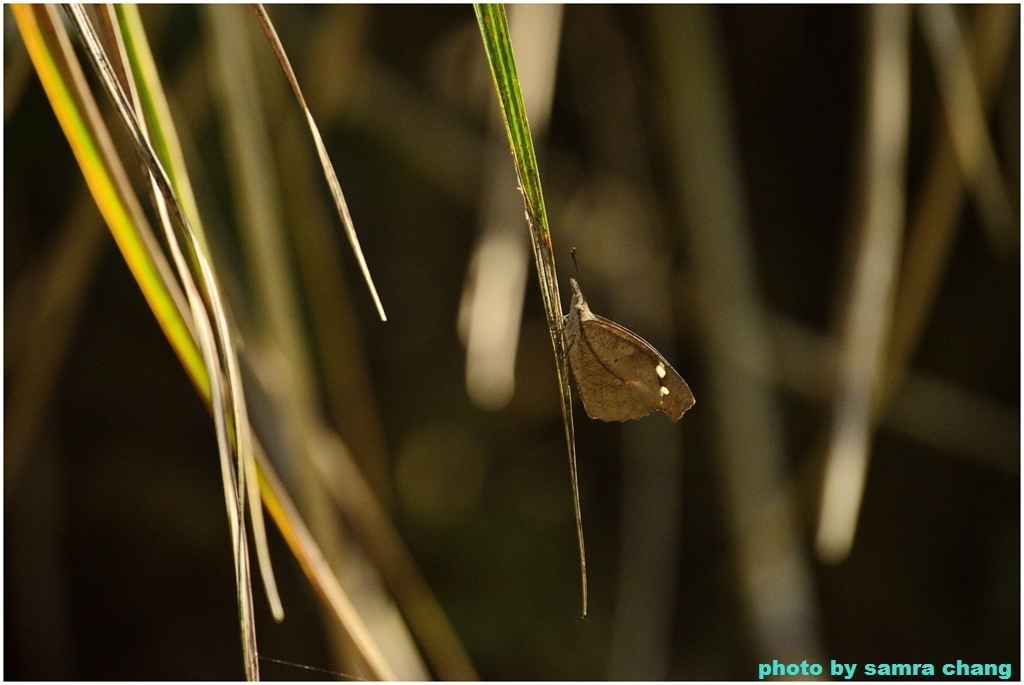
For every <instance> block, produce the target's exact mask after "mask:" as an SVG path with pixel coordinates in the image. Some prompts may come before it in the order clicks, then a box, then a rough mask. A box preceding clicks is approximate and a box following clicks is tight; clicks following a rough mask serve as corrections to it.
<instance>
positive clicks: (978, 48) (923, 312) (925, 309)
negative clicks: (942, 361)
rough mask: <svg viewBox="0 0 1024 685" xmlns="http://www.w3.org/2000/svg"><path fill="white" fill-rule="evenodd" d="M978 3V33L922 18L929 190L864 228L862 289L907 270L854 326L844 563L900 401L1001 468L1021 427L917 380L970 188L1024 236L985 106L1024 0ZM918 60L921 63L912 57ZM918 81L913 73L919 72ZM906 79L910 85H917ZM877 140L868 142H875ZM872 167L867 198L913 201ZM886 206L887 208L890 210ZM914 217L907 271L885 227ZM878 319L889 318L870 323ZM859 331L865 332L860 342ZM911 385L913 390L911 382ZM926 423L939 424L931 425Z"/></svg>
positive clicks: (842, 511) (993, 236) (827, 527)
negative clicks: (930, 122) (930, 106)
mask: <svg viewBox="0 0 1024 685" xmlns="http://www.w3.org/2000/svg"><path fill="white" fill-rule="evenodd" d="M974 9H975V11H976V18H975V19H976V20H975V22H974V25H973V31H972V34H971V36H970V37H969V39H967V40H965V39H964V38H963V37H962V36H961V30H960V28H959V26H958V25H957V23H956V19H955V16H954V14H953V8H951V7H947V6H942V7H940V6H934V7H921V8H917V11H919V12H921V13H922V14H923V17H922V18H923V21H922V24H921V25H922V28H923V30H924V32H925V38H926V40H927V42H928V45H929V47H930V48H931V56H932V62H933V67H934V69H935V70H936V72H937V74H938V79H937V80H938V83H939V86H940V94H941V95H942V97H943V103H944V108H945V114H946V116H945V124H946V125H945V126H940V127H939V128H938V130H937V131H936V136H935V141H934V143H933V146H932V151H931V156H930V159H929V161H928V165H927V167H926V171H925V175H924V181H923V182H922V184H921V188H922V190H921V191H920V193H919V194H918V196H917V198H916V201H915V203H914V205H913V206H912V207H911V209H910V210H909V212H907V215H908V216H907V218H906V220H905V219H904V216H903V215H904V210H903V209H902V208H900V207H895V206H894V207H890V208H889V209H888V210H887V211H888V212H889V213H891V214H893V216H891V217H890V219H889V223H890V224H891V225H890V226H889V227H888V228H887V229H886V228H884V226H883V224H884V223H885V221H884V220H881V219H876V220H875V223H874V224H872V227H869V226H868V225H867V224H866V225H865V227H864V230H865V231H867V233H866V234H865V240H864V243H863V244H862V250H863V251H864V253H863V255H862V258H861V267H860V269H861V271H860V273H859V274H857V276H856V278H857V281H856V283H859V284H861V286H862V287H861V292H862V295H861V297H863V298H870V297H871V296H869V295H867V293H868V292H871V290H872V289H873V288H876V287H879V286H881V285H882V283H879V281H878V279H879V278H881V279H882V281H885V280H887V277H885V276H884V274H885V271H886V269H892V270H898V273H896V274H895V275H894V278H895V279H896V280H897V281H898V284H894V283H892V282H890V283H889V284H888V288H887V290H888V291H889V292H886V293H885V294H884V295H882V294H881V293H876V295H875V296H874V298H873V301H872V302H867V301H862V302H861V305H862V309H861V314H860V317H859V319H857V320H855V317H854V315H853V313H852V312H853V305H852V304H851V309H850V312H851V313H850V317H851V318H850V319H849V320H848V322H847V329H846V335H847V336H848V338H847V339H846V343H845V344H846V348H845V349H846V352H845V353H844V354H845V355H846V357H845V358H846V362H845V365H844V371H842V372H840V373H841V376H840V378H845V379H846V381H845V382H842V381H841V388H845V389H840V390H839V392H840V395H839V397H841V398H843V399H840V400H838V401H837V402H838V403H837V405H836V411H837V415H836V423H835V427H834V433H833V436H832V447H831V450H830V453H829V455H830V456H829V459H828V461H827V465H826V473H825V481H824V486H823V492H822V506H821V514H820V516H821V518H820V521H819V528H818V536H817V546H818V554H819V556H821V558H822V559H823V560H826V561H832V562H836V561H840V560H842V559H844V558H845V557H846V556H847V555H848V554H849V551H850V548H851V546H852V544H853V539H854V535H855V531H856V525H857V517H858V514H859V510H860V501H861V499H862V497H863V488H864V482H865V479H866V475H867V468H868V461H869V455H870V444H871V439H872V437H873V434H874V429H875V427H876V426H877V425H878V423H879V422H880V421H881V420H882V419H883V418H884V417H885V416H887V415H888V414H889V413H890V408H891V409H892V420H893V421H895V422H896V423H897V425H901V426H903V428H904V430H909V431H911V432H912V433H913V434H915V435H918V436H921V437H925V436H928V437H929V438H930V441H934V440H935V439H936V436H937V435H942V436H945V437H946V438H947V439H948V440H949V441H950V443H949V444H958V445H962V446H964V447H965V452H966V453H967V454H970V455H973V456H974V457H975V458H978V459H981V460H983V461H986V462H989V463H992V464H994V465H996V466H999V467H1001V468H1005V467H1006V464H1005V456H1004V455H1005V444H1006V436H1007V432H1008V430H1010V427H1009V424H1008V420H1007V419H1006V418H1005V416H1004V414H1005V412H1004V411H1002V408H1001V407H998V406H996V405H994V404H993V403H991V402H987V401H985V400H984V399H983V398H978V397H974V396H973V395H972V394H971V393H965V392H964V391H963V390H960V389H956V388H954V387H952V386H949V384H948V383H938V384H936V382H929V383H925V379H919V378H917V377H914V376H912V377H910V378H908V370H907V369H908V365H909V363H910V359H911V357H912V355H913V352H914V351H915V350H916V348H917V344H918V341H919V340H920V337H921V335H922V333H923V330H924V325H925V323H926V322H927V321H928V320H929V319H930V314H931V311H932V309H933V306H934V302H935V299H936V297H937V294H938V289H939V286H940V284H941V282H942V276H943V275H944V274H945V273H946V268H947V265H948V262H949V257H950V254H951V251H952V248H953V243H954V240H955V237H956V232H957V230H958V228H959V226H960V224H961V222H960V221H959V220H958V219H959V217H960V214H961V212H962V210H963V207H964V204H965V200H966V191H968V190H970V191H971V193H972V194H973V195H974V196H975V198H976V200H977V205H978V207H979V214H980V218H981V221H982V226H983V227H984V229H985V230H986V232H987V235H988V237H989V239H990V242H991V244H992V247H993V251H994V252H995V253H996V254H997V255H998V256H1006V255H1008V254H1010V249H1009V246H1010V245H1011V244H1013V243H1017V244H1019V239H1020V238H1019V233H1014V232H1013V230H1012V226H1013V224H1014V221H1015V219H1014V218H1013V217H1012V210H1010V208H1009V203H1008V201H1007V200H1006V196H1005V187H1006V184H1005V181H1004V180H1003V179H1002V178H1001V174H1000V172H999V169H998V164H997V162H996V161H995V157H994V154H995V153H994V152H993V151H992V148H991V142H990V138H989V135H988V131H987V125H986V124H985V118H986V117H985V115H984V113H985V112H988V111H989V110H990V109H991V107H992V106H993V105H994V104H995V96H996V94H997V88H998V86H999V84H1000V83H1001V82H1002V80H1003V75H1004V73H1005V71H1006V69H1007V67H1008V58H1009V56H1010V54H1011V49H1012V46H1013V41H1014V38H1015V36H1016V35H1017V22H1015V21H1014V20H1013V17H1014V15H1015V13H1016V12H1017V8H1016V7H1014V6H1010V5H984V6H981V5H979V6H977V7H976V8H974ZM965 46H969V49H968V47H965ZM903 49H905V50H909V48H903ZM906 59H909V57H907V58H906ZM906 68H907V70H909V66H908V67H906ZM906 78H907V81H909V75H908V76H907V77H906ZM904 88H905V89H906V90H907V91H909V83H908V84H907V85H905V86H904ZM881 97H885V95H884V94H883V95H881ZM890 97H891V95H890ZM897 97H905V98H908V97H909V95H901V94H899V93H897ZM904 116H908V115H906V114H904ZM870 140H871V139H870V138H869V142H868V145H871V144H872V143H871V142H870ZM874 140H875V143H874V145H877V146H879V147H880V148H884V146H886V145H891V143H890V142H889V141H884V140H879V139H877V138H875V139H874ZM904 147H905V143H904ZM887 149H889V150H891V149H892V148H891V147H890V148H887ZM876 154H888V153H886V152H880V153H876ZM872 173H874V174H881V173H882V171H881V170H880V169H875V170H874V171H873V172H872V171H870V170H868V169H865V174H866V175H865V179H864V181H863V182H864V183H865V184H868V187H869V188H873V189H874V190H873V191H871V190H869V192H868V194H867V197H866V201H867V202H868V203H869V205H870V204H871V203H876V204H879V203H884V202H893V201H898V202H900V203H901V204H903V203H905V200H903V199H900V200H885V199H883V197H882V196H883V195H884V194H885V193H887V192H888V190H886V188H890V189H892V188H902V187H903V186H904V181H903V179H902V178H885V177H884V176H872V175H871V174H872ZM887 184H889V185H887ZM878 211H879V212H883V210H882V209H880V208H879V209H878ZM868 214H869V213H868V212H867V211H866V215H868ZM896 214H898V216H895V215H896ZM905 221H906V223H907V229H906V231H907V239H906V249H905V253H904V257H903V260H902V268H901V269H900V268H899V267H900V261H899V259H898V258H897V257H896V256H895V255H892V254H890V255H889V256H888V257H887V256H886V255H885V254H884V251H885V250H886V249H888V250H890V251H894V252H899V247H898V243H897V244H890V245H889V247H888V248H885V247H883V245H884V244H885V243H886V242H889V243H892V241H893V240H898V239H897V238H893V237H890V238H886V237H885V235H883V232H885V233H888V234H890V235H891V236H900V235H902V233H903V231H904V223H905ZM872 231H874V232H877V233H878V235H875V236H874V239H873V242H874V246H873V247H872V245H871V244H870V242H872V241H871V240H870V239H869V238H867V235H868V234H870V233H871V232H872ZM869 252H874V253H875V254H880V255H881V256H880V257H879V258H878V259H880V260H882V261H890V260H891V263H890V264H889V265H888V266H887V267H883V268H882V274H881V275H880V274H879V272H877V271H872V270H871V269H870V268H869V266H868V264H869V256H868V254H869ZM868 286H870V287H868ZM854 297H857V296H856V295H855V296H854ZM870 307H874V309H870ZM878 316H881V317H883V318H884V319H886V321H884V322H882V321H880V320H876V321H874V323H872V322H871V321H869V319H871V318H874V317H878ZM876 325H877V326H881V329H876V330H875V331H874V333H871V332H870V328H871V327H873V326H876ZM857 336H859V337H860V339H859V341H858V340H855V338H857ZM858 345H860V346H861V347H860V348H859V349H861V350H865V349H873V353H871V354H865V355H864V356H862V358H860V359H859V360H855V359H854V355H855V354H857V353H856V352H855V350H857V349H858ZM864 346H867V347H864ZM869 357H871V358H869ZM905 382H906V387H905V388H903V386H904V383H905ZM862 383H864V387H861V388H860V390H859V391H858V390H857V389H856V386H859V385H861V384H862ZM901 388H902V390H903V391H902V392H901ZM925 388H928V389H930V390H929V392H925ZM932 391H933V392H934V393H935V394H932ZM851 393H853V394H851ZM862 393H868V394H867V395H866V396H865V395H863V394H862ZM854 394H855V395H857V398H858V399H855V398H854ZM908 394H909V395H913V396H915V397H918V398H919V402H918V403H911V402H909V401H908V399H907V398H908V396H909V395H908ZM936 397H942V398H944V399H945V401H946V402H949V403H951V404H950V406H948V407H947V410H946V413H948V414H950V415H953V416H958V417H960V418H961V419H964V417H966V416H971V417H973V420H972V422H971V423H966V424H965V423H964V421H963V420H961V421H953V422H950V421H948V420H942V419H941V418H940V417H939V416H937V415H935V413H934V412H928V411H926V410H922V409H921V408H923V407H931V406H934V405H935V403H936V400H935V398H936ZM854 406H859V407H860V409H859V410H857V411H856V412H854V413H855V414H856V417H855V416H854V414H851V412H852V411H853V409H852V408H853V407H854ZM954 407H960V410H959V411H956V410H954V409H953V408H954ZM929 417H933V418H931V419H930V418H929ZM977 422H980V423H977ZM922 423H924V425H928V424H931V425H932V426H933V427H932V428H931V429H922ZM959 425H975V426H977V425H986V426H989V427H990V429H991V430H990V431H984V432H983V433H984V438H982V439H980V440H977V441H975V440H972V439H971V438H970V437H968V436H963V435H960V434H959V431H958V430H957V428H956V426H959ZM972 432H974V433H975V434H977V433H978V432H977V431H972ZM1010 432H1012V430H1010ZM975 442H976V443H977V444H975Z"/></svg>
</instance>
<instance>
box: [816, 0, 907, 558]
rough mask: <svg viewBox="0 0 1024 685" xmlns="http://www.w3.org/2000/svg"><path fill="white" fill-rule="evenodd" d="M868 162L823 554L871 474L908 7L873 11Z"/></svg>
mask: <svg viewBox="0 0 1024 685" xmlns="http://www.w3.org/2000/svg"><path fill="white" fill-rule="evenodd" d="M868 16H869V22H868V26H869V28H868V36H869V38H868V57H867V59H868V74H867V103H866V107H865V110H866V113H867V114H866V121H865V135H864V160H863V165H862V168H861V174H862V175H861V178H860V188H861V192H862V194H863V200H862V204H861V206H860V207H859V208H858V209H859V212H858V218H857V221H858V225H857V226H856V240H857V245H856V247H855V248H854V249H855V250H856V254H855V257H854V258H855V260H856V262H855V264H854V267H853V269H854V271H853V275H852V279H853V280H852V284H851V286H850V291H849V293H848V298H849V299H848V300H846V302H844V303H843V304H844V309H845V311H844V313H843V322H842V324H841V325H842V328H841V331H840V336H841V341H840V343H839V348H840V349H839V364H838V368H837V374H838V384H837V395H836V399H835V404H834V409H833V427H832V434H831V438H830V444H829V448H828V456H827V459H826V463H825V475H824V483H823V485H822V495H821V518H820V521H819V525H818V531H817V550H818V556H819V557H820V558H822V559H823V560H825V561H827V562H832V563H835V562H837V561H840V560H842V559H844V558H845V557H846V556H847V554H849V551H850V548H851V546H852V545H853V537H854V531H855V530H856V520H857V515H858V513H859V510H860V503H861V499H862V497H863V493H864V483H865V480H866V479H867V465H868V457H869V453H870V448H871V438H872V437H873V434H874V427H873V422H872V412H873V407H872V405H873V403H874V401H875V398H876V397H877V396H878V394H879V387H880V385H881V383H882V370H883V360H884V353H885V346H886V344H887V342H888V336H889V331H890V326H891V324H892V312H893V305H894V303H895V299H896V296H895V288H896V283H897V271H898V268H899V259H900V255H901V253H902V247H903V226H904V221H905V215H906V197H905V187H906V158H907V146H908V141H907V138H908V134H909V128H910V9H909V8H908V7H905V6H895V5H893V6H877V7H872V8H870V9H869V10H868Z"/></svg>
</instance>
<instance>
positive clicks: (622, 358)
mask: <svg viewBox="0 0 1024 685" xmlns="http://www.w3.org/2000/svg"><path fill="white" fill-rule="evenodd" d="M570 283H571V284H572V304H571V305H570V307H569V314H568V315H567V316H566V317H565V319H564V321H565V325H564V326H563V335H564V336H565V346H566V348H567V349H568V350H569V364H570V365H571V366H572V372H573V375H575V376H576V387H577V388H579V391H580V397H581V398H582V399H583V408H584V409H585V410H586V412H587V415H588V416H589V417H590V418H592V419H601V420H602V421H627V420H629V419H639V418H641V417H643V416H647V415H648V414H650V413H651V412H655V411H659V410H660V411H663V412H665V415H666V416H668V418H669V420H670V421H672V422H673V423H674V422H676V421H678V420H679V419H680V418H681V417H682V415H683V414H684V413H685V412H686V410H687V409H689V408H690V407H692V406H693V404H694V399H693V393H691V392H690V387H689V386H688V385H687V384H686V381H684V380H683V378H682V376H680V375H679V374H678V373H677V372H676V370H675V369H673V368H672V365H671V364H669V363H668V361H667V360H666V359H665V358H664V357H663V356H661V353H659V352H658V351H657V350H656V349H654V347H652V346H651V344H650V343H648V342H647V341H646V340H644V339H643V338H641V337H640V336H638V335H637V334H636V333H633V332H632V331H630V330H629V329H627V328H624V327H622V326H620V325H619V324H617V323H615V322H614V321H609V320H608V319H606V318H604V317H602V316H597V315H596V314H594V313H593V312H591V311H590V307H589V306H588V305H587V301H586V300H584V299H583V293H582V292H581V291H580V286H579V283H577V282H576V280H575V279H570Z"/></svg>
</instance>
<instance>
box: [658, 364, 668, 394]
mask: <svg viewBox="0 0 1024 685" xmlns="http://www.w3.org/2000/svg"><path fill="white" fill-rule="evenodd" d="M658 368H661V367H658ZM661 394H662V395H667V394H668V388H666V387H665V386H664V385H663V386H661Z"/></svg>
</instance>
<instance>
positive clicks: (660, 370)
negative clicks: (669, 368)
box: [654, 362, 668, 394]
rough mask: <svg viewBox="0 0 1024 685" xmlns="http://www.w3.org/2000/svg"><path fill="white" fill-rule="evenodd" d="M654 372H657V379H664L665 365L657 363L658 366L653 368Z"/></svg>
mask: <svg viewBox="0 0 1024 685" xmlns="http://www.w3.org/2000/svg"><path fill="white" fill-rule="evenodd" d="M654 370H655V371H656V372H657V374H658V378H664V377H665V365H664V364H662V363H661V362H658V365H657V366H655V367H654ZM666 394H668V393H666Z"/></svg>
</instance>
